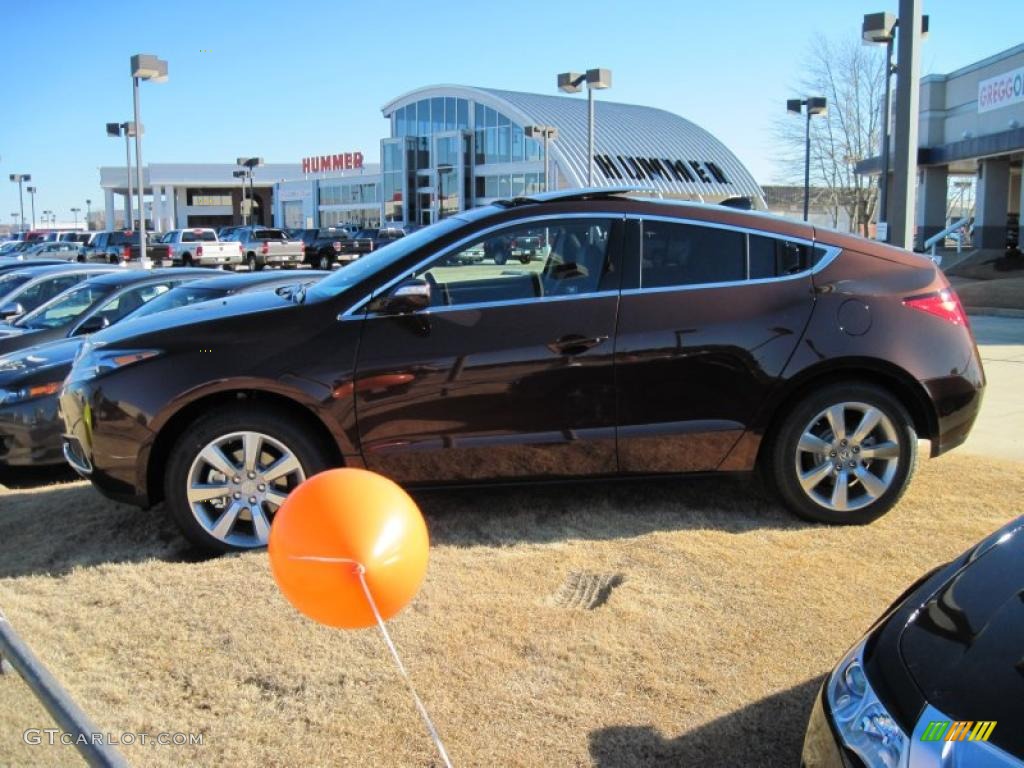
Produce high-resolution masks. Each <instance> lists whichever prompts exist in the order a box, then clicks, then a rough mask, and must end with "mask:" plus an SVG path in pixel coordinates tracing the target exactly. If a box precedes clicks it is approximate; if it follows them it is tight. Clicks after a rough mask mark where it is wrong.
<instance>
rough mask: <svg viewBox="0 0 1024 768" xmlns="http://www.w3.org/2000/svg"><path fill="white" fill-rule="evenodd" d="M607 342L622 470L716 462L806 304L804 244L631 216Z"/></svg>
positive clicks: (809, 252) (770, 379)
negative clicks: (611, 349)
mask: <svg viewBox="0 0 1024 768" xmlns="http://www.w3.org/2000/svg"><path fill="white" fill-rule="evenodd" d="M627 242H628V243H629V245H627V247H626V253H627V254H628V255H629V256H628V258H627V263H626V270H627V272H628V277H627V280H628V281H629V282H628V284H627V285H624V287H623V291H622V301H621V306H620V310H619V326H618V335H617V339H616V351H615V361H616V377H617V382H618V413H619V425H618V432H617V437H618V456H619V467H620V470H621V471H622V472H625V473H640V474H646V473H657V472H686V471H703V470H712V469H716V468H718V466H719V465H720V464H721V462H722V461H723V459H724V458H725V457H726V456H727V455H728V453H729V451H730V450H731V449H732V448H733V446H734V445H735V444H736V443H737V440H738V439H739V437H740V436H741V435H742V434H743V432H744V430H746V428H747V426H748V425H749V424H750V422H751V420H752V418H753V417H754V415H755V414H756V412H757V411H758V409H759V408H760V406H761V404H762V403H763V402H764V400H765V398H766V396H767V395H768V393H769V392H770V391H771V389H772V387H774V386H775V384H776V381H777V378H778V376H779V375H780V374H781V372H782V370H783V368H784V367H785V365H786V362H787V361H788V360H789V358H790V356H791V355H792V353H793V350H794V348H795V346H796V344H797V342H798V341H799V339H800V337H801V335H802V333H803V330H804V328H805V327H806V325H807V322H808V319H809V318H810V313H811V309H812V307H813V286H812V284H811V278H810V269H811V266H812V263H813V261H814V260H815V257H816V255H820V252H821V251H820V249H815V248H813V246H812V245H811V244H810V243H806V242H801V241H792V240H785V239H782V238H776V237H771V236H768V235H765V234H763V233H756V232H751V231H744V230H741V229H735V228H730V227H723V226H716V225H711V224H707V223H699V222H683V221H680V220H675V219H667V218H655V217H648V218H645V219H643V220H638V219H637V220H630V222H629V230H628V234H627Z"/></svg>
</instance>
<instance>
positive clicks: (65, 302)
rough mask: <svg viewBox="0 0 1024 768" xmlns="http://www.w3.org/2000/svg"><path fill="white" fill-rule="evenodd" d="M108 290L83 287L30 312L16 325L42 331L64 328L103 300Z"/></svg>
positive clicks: (92, 286) (88, 286) (91, 286)
mask: <svg viewBox="0 0 1024 768" xmlns="http://www.w3.org/2000/svg"><path fill="white" fill-rule="evenodd" d="M107 293H108V291H107V290H105V289H103V288H100V287H98V286H95V285H82V286H79V287H78V288H74V289H72V290H70V291H68V292H67V293H65V294H63V295H62V296H58V297H57V298H56V299H54V300H53V301H51V302H50V303H49V304H43V306H41V307H39V308H38V309H36V310H34V311H32V312H29V313H28V314H27V315H25V316H24V317H23V318H21V319H20V320H19V321H18V322H17V323H16V325H18V326H19V327H21V328H32V329H34V330H40V329H43V328H62V327H63V326H65V325H67V324H68V323H70V322H72V321H73V320H74V319H75V318H76V317H78V316H79V315H81V314H82V313H83V312H85V310H87V309H88V308H89V307H91V306H92V305H93V304H95V303H96V302H97V301H99V300H100V299H102V298H103V297H104V296H105V295H106V294H107Z"/></svg>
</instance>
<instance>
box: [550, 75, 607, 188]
mask: <svg viewBox="0 0 1024 768" xmlns="http://www.w3.org/2000/svg"><path fill="white" fill-rule="evenodd" d="M584 82H586V84H587V186H588V187H592V186H594V91H597V90H603V89H605V88H611V87H612V71H611V70H610V69H588V70H587V72H586V74H584V75H581V74H579V73H578V72H562V73H561V74H560V75H559V76H558V90H560V91H562V92H564V93H578V92H579V90H580V88H581V87H582V85H583V83H584ZM546 181H547V180H546V179H545V182H546Z"/></svg>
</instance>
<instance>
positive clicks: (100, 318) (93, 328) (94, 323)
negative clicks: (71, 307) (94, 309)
mask: <svg viewBox="0 0 1024 768" xmlns="http://www.w3.org/2000/svg"><path fill="white" fill-rule="evenodd" d="M109 326H110V320H109V319H108V318H107V317H106V316H105V315H93V316H92V317H87V318H86V319H85V321H84V322H83V323H82V324H81V325H80V326H78V329H77V330H76V331H75V335H76V336H81V335H84V334H87V333H96V332H97V331H102V330H103V329H104V328H107V327H109Z"/></svg>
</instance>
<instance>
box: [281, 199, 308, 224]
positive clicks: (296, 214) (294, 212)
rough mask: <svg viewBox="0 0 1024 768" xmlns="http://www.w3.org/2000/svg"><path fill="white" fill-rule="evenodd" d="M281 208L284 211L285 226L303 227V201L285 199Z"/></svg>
mask: <svg viewBox="0 0 1024 768" xmlns="http://www.w3.org/2000/svg"><path fill="white" fill-rule="evenodd" d="M281 210H282V212H283V213H284V226H285V227H288V228H289V229H302V228H303V227H304V226H305V222H304V221H303V219H302V201H301V200H285V201H284V202H283V203H281Z"/></svg>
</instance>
